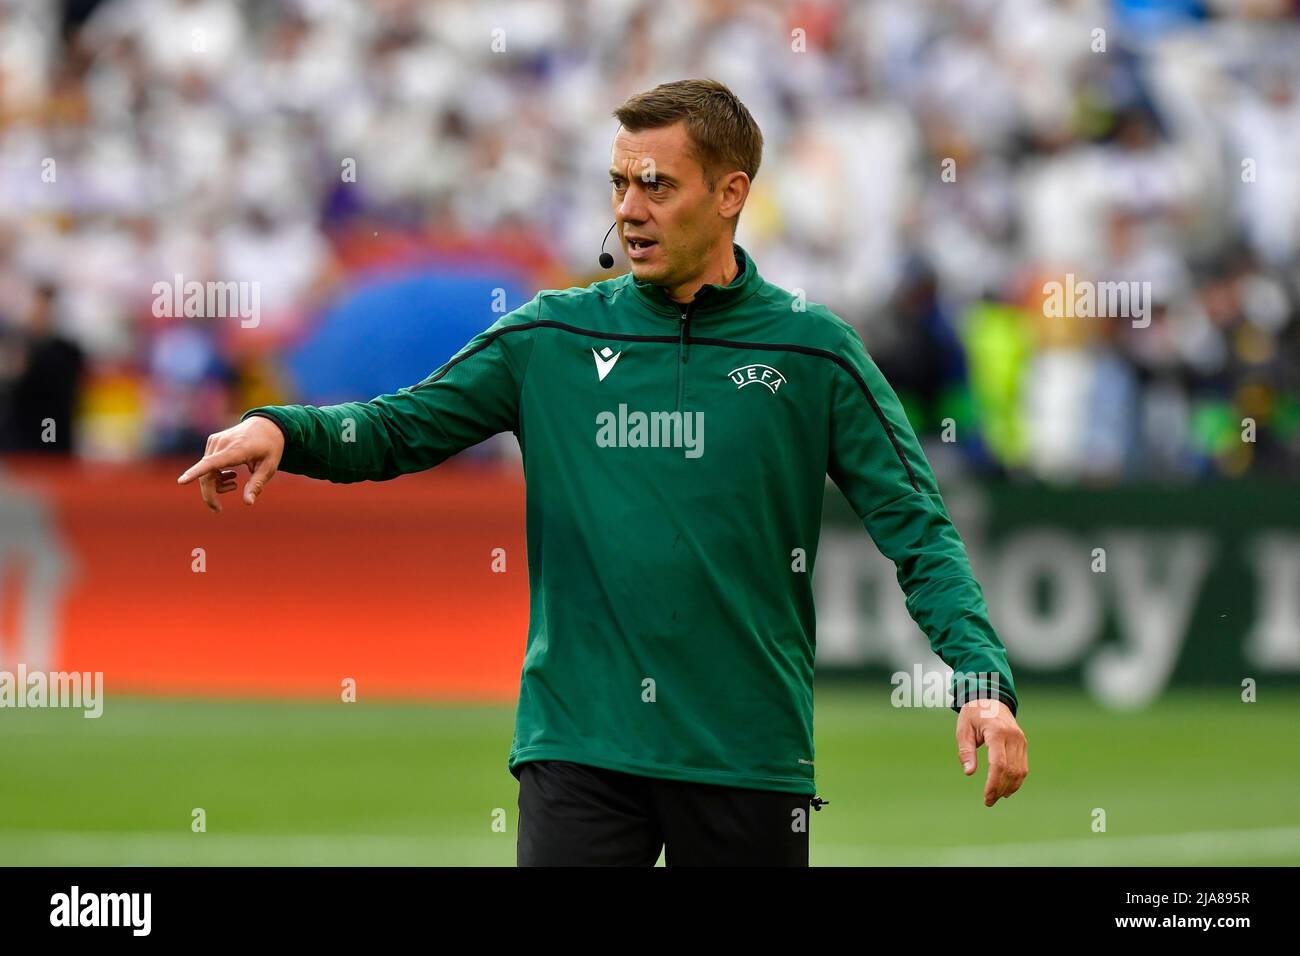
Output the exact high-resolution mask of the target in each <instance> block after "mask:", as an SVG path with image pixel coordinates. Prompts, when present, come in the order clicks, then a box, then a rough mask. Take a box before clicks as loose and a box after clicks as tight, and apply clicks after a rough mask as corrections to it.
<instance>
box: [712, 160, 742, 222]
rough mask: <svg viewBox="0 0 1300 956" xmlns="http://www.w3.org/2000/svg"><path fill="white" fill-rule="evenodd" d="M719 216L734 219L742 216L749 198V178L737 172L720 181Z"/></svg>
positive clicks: (728, 174)
mask: <svg viewBox="0 0 1300 956" xmlns="http://www.w3.org/2000/svg"><path fill="white" fill-rule="evenodd" d="M717 189H718V215H720V216H722V217H723V218H724V219H732V218H734V217H736V216H739V215H740V210H741V209H742V208H744V205H745V200H746V199H748V198H749V177H748V176H747V175H745V174H744V173H742V172H741V171H740V170H736V171H735V172H734V173H727V175H725V176H723V177H722V178H721V179H719V180H718V187H717Z"/></svg>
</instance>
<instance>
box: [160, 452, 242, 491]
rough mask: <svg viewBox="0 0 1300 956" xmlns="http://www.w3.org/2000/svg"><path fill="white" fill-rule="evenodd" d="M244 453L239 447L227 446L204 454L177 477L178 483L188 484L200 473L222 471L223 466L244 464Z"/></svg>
mask: <svg viewBox="0 0 1300 956" xmlns="http://www.w3.org/2000/svg"><path fill="white" fill-rule="evenodd" d="M242 464H243V455H241V454H240V453H239V451H238V450H237V449H234V448H227V449H225V450H224V451H218V452H213V453H212V454H211V455H204V456H203V457H202V458H200V459H199V460H198V461H196V462H195V463H194V464H193V465H191V466H190V468H189V470H188V471H186V472H185V474H183V475H181V476H180V477H179V478H177V479H176V484H178V485H188V484H189V483H190V482H191V481H193V480H194V479H195V478H198V477H199V476H200V475H207V474H211V473H212V472H214V471H220V470H221V469H222V468H226V467H229V466H230V465H242Z"/></svg>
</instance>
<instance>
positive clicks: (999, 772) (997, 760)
mask: <svg viewBox="0 0 1300 956" xmlns="http://www.w3.org/2000/svg"><path fill="white" fill-rule="evenodd" d="M988 752H989V775H988V777H987V778H986V780H985V783H984V805H985V806H986V807H991V806H993V804H995V803H997V802H998V798H999V797H1009V796H1010V795H1011V794H1012V793H1014V792H1015V788H1014V787H1012V786H1011V783H1012V782H1013V781H1012V778H1013V774H1012V773H1011V767H1010V766H1009V764H1008V761H1007V748H1006V744H1005V742H1004V741H1003V740H1002V738H1001V736H997V737H994V738H993V739H991V740H989V741H988ZM990 797H991V798H992V799H990Z"/></svg>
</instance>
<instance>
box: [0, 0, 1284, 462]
mask: <svg viewBox="0 0 1300 956" xmlns="http://www.w3.org/2000/svg"><path fill="white" fill-rule="evenodd" d="M686 76H709V77H713V78H716V79H719V80H721V81H722V82H724V83H726V84H727V85H728V86H730V87H731V89H732V90H734V91H735V92H736V93H737V95H738V96H740V98H741V99H742V100H743V101H744V102H745V103H746V105H747V106H748V107H749V109H750V111H751V112H752V113H753V114H754V117H755V119H756V120H757V121H758V123H759V125H760V127H761V128H762V130H763V134H764V138H765V144H766V145H765V150H764V157H763V164H762V167H761V169H760V170H759V173H758V175H757V177H756V179H755V181H754V184H753V190H752V192H751V195H750V198H749V201H748V204H747V206H746V209H745V214H744V215H743V216H742V219H741V224H740V229H739V233H738V236H737V241H739V242H740V243H741V244H742V245H744V246H745V247H746V249H748V250H749V251H750V252H751V253H752V255H753V257H754V259H755V261H756V263H757V265H758V267H759V269H760V271H761V272H762V273H763V274H764V275H765V276H766V277H767V278H768V279H769V280H770V281H772V282H775V283H777V284H778V285H782V286H784V287H786V288H790V289H802V290H804V292H805V293H806V295H807V297H808V298H809V299H812V300H815V301H820V302H823V303H825V304H826V305H828V306H829V307H831V308H832V309H833V310H835V311H836V312H837V313H838V314H839V315H841V316H843V317H844V318H845V319H847V320H848V321H850V322H852V323H853V324H854V325H855V326H856V327H858V328H859V329H860V330H861V332H862V335H863V338H864V340H865V342H866V344H867V346H868V349H869V350H870V351H871V353H872V355H873V357H874V358H875V360H876V361H877V363H878V364H879V365H880V366H881V368H882V370H883V371H884V372H885V374H886V376H887V377H888V378H889V380H890V381H891V383H893V385H894V387H895V388H896V390H897V391H898V392H899V394H900V396H901V397H902V398H903V400H904V402H905V405H906V407H907V409H908V412H909V415H910V416H911V417H912V420H913V422H914V423H915V424H916V426H917V428H918V431H920V432H922V434H923V435H924V436H925V437H926V447H927V450H931V451H933V453H934V454H935V455H939V456H946V457H949V458H950V459H951V461H953V462H955V463H957V464H958V465H959V466H962V467H967V468H970V469H972V470H976V471H980V472H992V473H1000V474H1008V475H1012V476H1017V477H1019V476H1026V477H1034V478H1041V479H1046V480H1051V481H1061V482H1079V481H1086V482H1110V481H1117V480H1143V479H1159V480H1168V479H1196V478H1204V477H1213V476H1238V475H1243V474H1246V473H1252V474H1273V475H1287V476H1295V475H1298V474H1300V321H1298V320H1300V20H1298V19H1297V5H1296V3H1294V2H1291V0H1216V2H1200V0H1178V2H1175V0H1130V2H1112V3H1103V2H1097V0H1078V2H1070V0H1061V2H1048V0H943V2H940V0H879V2H848V0H844V2H831V0H809V2H790V0H780V2H777V0H772V2H744V3H741V2H731V0H663V2H659V3H654V4H646V3H639V2H635V0H602V2H595V0H492V2H483V0H480V2H470V0H430V2H418V0H278V2H276V0H257V2H253V0H249V2H236V0H100V2H96V0H65V2H63V3H59V2H56V0H0V170H2V176H0V451H54V452H61V453H65V454H66V453H72V454H76V455H78V456H81V457H84V458H88V459H94V460H104V459H117V460H122V459H131V458H136V457H141V456H147V455H154V454H168V453H179V452H189V451H192V450H195V449H196V448H197V449H200V450H201V448H202V445H203V441H204V439H205V437H206V435H207V434H208V433H209V432H211V431H215V430H218V429H220V428H223V427H226V426H228V425H229V424H230V423H231V421H232V420H233V417H234V416H236V415H237V414H238V412H239V411H240V410H242V409H243V408H246V407H248V406H249V405H252V404H256V403H261V402H264V401H294V400H296V396H295V393H294V386H293V382H292V380H291V379H290V377H288V376H286V375H285V374H284V371H283V368H282V362H281V359H282V356H283V354H284V352H285V350H286V349H288V348H291V347H292V346H293V344H294V343H295V342H300V341H302V339H303V337H304V336H307V335H310V334H311V331H312V328H313V324H314V323H315V322H316V321H317V320H318V317H319V315H320V312H321V309H322V307H323V306H324V305H325V304H327V303H329V302H330V301H331V300H332V298H333V297H335V296H337V295H338V294H339V293H340V290H341V289H344V288H346V287H347V284H348V282H349V281H350V278H351V277H352V276H353V275H355V273H356V270H357V269H358V268H359V267H360V265H364V266H367V267H369V266H373V265H375V264H376V259H379V260H380V261H381V262H382V258H383V257H382V255H378V256H377V255H376V254H374V253H373V252H370V253H367V252H365V251H364V250H365V248H366V246H365V243H366V242H368V241H370V240H371V238H372V237H379V236H380V235H381V233H382V234H383V236H385V237H388V236H391V235H394V234H400V235H402V236H404V237H406V238H407V240H408V242H407V244H406V245H405V246H403V248H407V247H409V246H415V247H420V246H422V245H424V246H427V247H428V248H429V249H434V250H436V249H437V248H438V246H439V244H440V243H445V242H446V241H447V238H448V237H469V240H470V241H476V242H483V243H486V248H488V249H491V248H493V243H497V244H499V245H500V246H501V247H502V248H507V247H508V248H510V249H513V250H516V251H517V250H518V249H519V247H520V245H521V244H522V245H524V246H526V247H528V248H530V249H533V250H540V254H541V255H544V257H545V258H546V260H547V266H546V268H545V269H544V270H542V271H539V273H538V275H539V278H538V284H539V285H540V284H542V283H543V279H542V276H544V278H545V285H546V286H547V287H553V286H555V285H568V284H582V283H585V282H589V281H592V280H593V279H597V278H602V277H604V276H605V275H607V273H603V272H600V270H599V269H598V267H597V266H596V265H595V259H596V255H597V253H598V251H599V246H600V239H601V237H602V235H603V234H604V232H605V230H606V229H607V228H608V226H609V223H610V221H611V218H612V217H611V214H610V203H609V193H608V185H607V176H606V174H605V170H606V167H607V165H608V159H609V148H610V142H611V140H612V137H613V134H614V132H615V131H616V129H617V124H616V122H615V121H614V120H613V119H612V117H611V116H610V111H611V110H612V109H613V108H614V107H615V106H617V105H618V104H619V103H621V102H622V101H623V99H625V98H626V97H627V96H628V95H630V94H631V93H634V92H637V91H640V90H643V89H647V88H650V87H652V86H654V85H655V84H657V83H660V82H664V81H667V80H672V79H679V78H682V77H686ZM376 241H378V240H377V239H376ZM376 248H377V246H376ZM358 249H362V250H363V251H362V252H360V253H359V252H358ZM535 258H536V257H535ZM428 261H430V262H433V263H436V261H437V257H436V255H434V256H432V257H431V258H430V259H429V260H428ZM621 261H622V260H621V257H620V262H621ZM621 267H622V266H620V267H619V268H621ZM175 276H184V277H185V278H186V279H187V280H188V279H199V280H200V281H203V280H216V281H222V282H232V283H239V282H254V283H257V284H258V287H259V296H260V310H261V311H260V320H259V322H258V324H257V325H256V327H255V328H247V327H244V326H243V325H241V323H239V322H238V321H221V322H214V321H210V320H208V319H205V318H203V317H201V316H197V317H196V316H191V317H189V318H186V317H183V316H180V317H176V316H165V315H163V316H160V315H159V314H157V313H158V308H157V299H158V293H157V290H156V287H157V284H158V283H159V282H163V283H166V284H168V285H170V284H171V283H172V280H173V277H175ZM1067 276H1069V277H1070V279H1069V281H1071V282H1082V283H1088V282H1092V283H1104V282H1124V283H1130V282H1131V283H1139V284H1142V287H1143V289H1144V290H1145V295H1144V296H1143V298H1142V300H1141V303H1142V305H1141V309H1140V310H1137V312H1140V314H1136V313H1135V314H1130V315H1125V316H1110V317H1088V316H1085V315H1079V314H1074V313H1073V312H1072V313H1070V314H1067V315H1064V316H1062V315H1059V314H1057V313H1056V312H1054V311H1053V309H1051V308H1049V307H1048V306H1047V304H1046V300H1048V299H1049V298H1050V297H1049V295H1048V294H1047V292H1046V290H1047V289H1048V287H1049V286H1050V284H1051V283H1053V282H1058V283H1060V282H1065V281H1066V277H1067ZM1129 309H1130V312H1134V310H1136V309H1137V307H1136V306H1135V304H1134V302H1130V303H1129ZM494 318H495V316H494V315H492V314H491V312H490V310H489V308H488V304H487V303H485V306H484V315H483V323H482V324H483V325H484V326H486V325H487V324H489V323H490V322H491V321H492V320H493V319H494ZM431 321H436V317H431ZM376 322H377V323H381V322H382V317H377V318H376ZM446 357H447V356H431V357H430V362H429V366H430V370H432V369H433V368H435V367H436V366H437V365H439V364H441V362H442V361H443V360H445V358H446ZM396 384H411V383H396ZM354 397H355V398H359V399H365V398H369V397H371V396H369V395H358V396H354ZM51 423H53V426H54V428H55V429H56V431H57V439H56V440H51V434H50V425H51Z"/></svg>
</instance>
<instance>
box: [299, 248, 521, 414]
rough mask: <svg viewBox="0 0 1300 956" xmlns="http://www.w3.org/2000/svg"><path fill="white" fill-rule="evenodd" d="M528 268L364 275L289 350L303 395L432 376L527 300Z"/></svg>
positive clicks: (319, 399)
mask: <svg viewBox="0 0 1300 956" xmlns="http://www.w3.org/2000/svg"><path fill="white" fill-rule="evenodd" d="M525 288H526V284H525V281H524V276H523V275H522V274H519V273H511V272H510V271H508V270H503V269H500V268H493V269H492V270H491V271H487V270H482V271H469V272H467V271H465V270H461V269H457V270H455V271H451V270H448V269H445V268H439V269H428V268H422V269H421V270H420V271H418V272H406V273H401V274H392V273H385V274H383V275H382V276H375V275H368V276H365V277H362V278H361V279H360V280H359V281H357V282H356V284H354V285H353V286H352V287H351V288H349V289H347V290H346V291H345V292H344V293H343V294H342V295H341V296H340V297H339V298H338V300H337V301H336V302H335V303H334V304H333V305H332V306H330V307H329V308H328V309H327V310H326V311H325V313H324V314H323V315H322V316H321V318H320V322H319V324H318V325H317V327H316V329H315V331H314V332H313V333H312V334H311V335H310V336H309V337H308V338H307V339H306V340H304V341H303V342H302V343H301V344H300V345H298V346H297V347H295V348H294V349H293V350H292V351H291V352H290V353H289V355H288V356H287V358H286V363H285V364H286V367H287V369H288V372H289V375H290V377H291V379H292V383H293V385H294V387H295V389H296V391H297V395H298V400H299V401H302V402H305V403H307V404H311V405H331V404H335V403H337V402H349V401H364V400H368V399H371V398H374V397H375V396H377V395H385V394H388V393H390V392H394V391H396V390H397V389H398V388H401V387H402V386H406V385H414V384H415V383H417V382H419V381H421V380H423V379H424V378H426V377H428V375H429V374H430V373H432V372H433V371H434V370H436V369H437V368H438V367H439V366H440V365H442V364H443V363H444V362H446V361H447V359H449V358H450V357H451V356H452V355H454V354H456V352H457V351H459V350H460V349H461V347H463V346H464V345H465V343H467V342H468V341H469V340H470V339H472V338H473V337H474V336H475V335H477V334H478V333H479V332H481V331H483V330H484V329H486V328H487V327H488V326H490V325H491V324H492V323H493V322H495V321H496V320H497V319H498V318H500V317H501V315H502V314H504V313H503V312H493V311H492V305H493V302H494V301H498V300H499V295H497V293H496V290H498V289H500V290H503V291H504V296H505V299H504V301H505V303H506V309H505V311H510V310H511V309H515V308H517V307H518V306H520V305H522V304H523V303H524V302H526V301H528V299H529V298H530V295H531V294H527V293H525V291H524V290H525Z"/></svg>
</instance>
